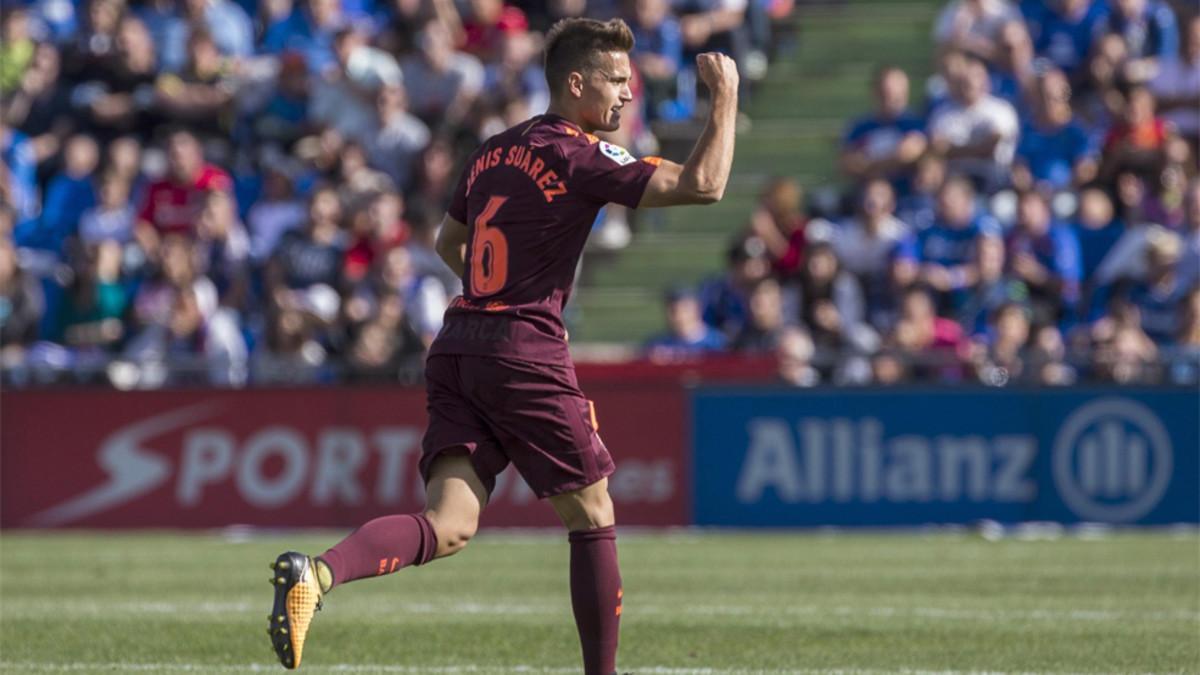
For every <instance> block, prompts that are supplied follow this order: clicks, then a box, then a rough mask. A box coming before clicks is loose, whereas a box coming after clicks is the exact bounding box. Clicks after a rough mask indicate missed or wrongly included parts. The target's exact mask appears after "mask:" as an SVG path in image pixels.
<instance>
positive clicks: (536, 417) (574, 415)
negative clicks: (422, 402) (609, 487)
mask: <svg viewBox="0 0 1200 675" xmlns="http://www.w3.org/2000/svg"><path fill="white" fill-rule="evenodd" d="M425 388H426V391H427V392H428V404H427V405H428V409H429V428H428V429H427V430H426V431H425V438H424V440H423V441H422V444H421V450H422V452H421V475H422V476H423V477H424V478H425V480H426V481H428V480H429V472H430V469H431V468H432V467H433V461H434V460H435V459H436V458H437V457H438V455H441V454H442V453H445V452H465V453H466V454H468V455H470V457H471V464H472V465H473V466H474V467H475V472H476V473H478V474H479V477H480V478H481V479H482V480H483V482H484V485H486V486H487V489H488V492H489V493H490V492H491V491H492V489H493V488H494V487H495V485H496V476H497V475H498V474H499V473H500V472H501V471H503V470H504V468H505V467H507V466H508V463H509V462H512V463H513V465H514V466H516V467H517V471H519V472H520V473H521V477H523V478H524V479H525V482H526V483H528V484H529V487H530V488H531V489H533V492H534V494H536V495H537V496H538V497H540V498H544V497H552V496H554V495H557V494H562V493H564V492H569V491H571V490H577V489H579V488H582V487H585V486H587V485H591V484H592V483H595V482H596V481H598V480H600V479H601V478H605V477H606V476H609V475H611V474H612V472H613V468H614V466H613V460H612V456H611V455H609V454H608V448H605V447H604V443H603V442H601V440H600V436H599V435H598V434H597V433H596V412H595V408H594V407H593V405H592V402H591V401H589V400H587V399H586V398H584V396H583V392H582V391H580V390H579V384H578V382H577V381H576V379H575V369H574V368H570V367H562V366H547V365H541V364H536V363H528V362H525V361H515V360H508V359H501V358H496V357H484V356H467V355H447V354H440V355H436V356H430V357H429V359H428V360H427V361H426V362H425Z"/></svg>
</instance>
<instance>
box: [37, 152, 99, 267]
mask: <svg viewBox="0 0 1200 675" xmlns="http://www.w3.org/2000/svg"><path fill="white" fill-rule="evenodd" d="M63 159H64V164H65V166H64V168H63V171H62V172H61V173H59V174H58V175H56V176H55V177H54V178H52V179H51V180H50V184H49V185H48V186H47V187H46V198H45V200H44V203H43V205H42V223H41V227H40V228H39V229H40V231H41V234H40V238H41V240H42V242H43V243H44V244H45V246H46V248H49V249H51V250H57V251H59V252H60V253H62V252H64V251H62V247H63V243H64V242H65V241H66V239H67V237H70V236H73V235H75V233H76V232H77V231H78V229H79V219H80V217H81V216H83V212H84V211H86V210H88V209H89V208H91V207H92V206H95V204H96V189H95V187H94V186H93V185H92V175H93V174H94V173H95V171H96V166H97V165H98V164H99V161H100V148H99V146H97V145H96V141H95V140H94V139H93V138H92V137H91V136H84V135H82V134H81V135H77V136H72V137H71V138H70V139H68V140H67V146H66V149H65V151H64V152H63Z"/></svg>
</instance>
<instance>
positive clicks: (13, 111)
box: [0, 44, 74, 158]
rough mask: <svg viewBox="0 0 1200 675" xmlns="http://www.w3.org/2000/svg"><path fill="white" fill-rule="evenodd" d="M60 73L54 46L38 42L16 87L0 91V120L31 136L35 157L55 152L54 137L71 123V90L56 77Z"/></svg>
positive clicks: (58, 76) (57, 54)
mask: <svg viewBox="0 0 1200 675" xmlns="http://www.w3.org/2000/svg"><path fill="white" fill-rule="evenodd" d="M61 73H62V58H61V56H60V55H59V52H58V49H57V48H55V46H54V45H51V44H39V45H38V46H37V50H36V51H35V52H34V56H33V62H32V63H31V64H30V65H29V67H28V68H26V69H25V73H24V74H23V75H22V77H21V81H20V82H19V83H17V86H16V88H15V89H13V90H11V91H4V92H3V93H2V94H0V101H2V102H3V105H2V106H0V108H2V109H0V121H2V122H4V123H5V124H8V125H11V126H14V127H17V128H20V129H21V130H22V131H23V132H24V133H25V134H27V135H28V136H30V137H31V138H33V139H34V147H35V148H36V149H37V150H38V156H39V158H42V157H45V156H47V155H49V154H51V153H53V152H56V151H57V149H58V139H59V138H60V137H62V136H66V135H67V134H68V133H69V132H70V130H71V128H72V127H73V126H74V122H73V120H72V119H71V112H72V110H71V89H70V87H68V86H66V84H65V83H64V82H63V81H62V80H61V79H60V75H61Z"/></svg>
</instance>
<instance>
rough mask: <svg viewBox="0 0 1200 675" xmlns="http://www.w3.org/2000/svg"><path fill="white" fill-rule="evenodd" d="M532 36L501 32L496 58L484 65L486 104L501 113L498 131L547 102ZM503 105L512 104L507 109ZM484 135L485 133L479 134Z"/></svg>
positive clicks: (547, 104) (537, 110) (545, 86)
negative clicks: (502, 115) (512, 109)
mask: <svg viewBox="0 0 1200 675" xmlns="http://www.w3.org/2000/svg"><path fill="white" fill-rule="evenodd" d="M537 56H538V53H537V46H536V45H535V43H534V39H533V36H531V35H530V34H529V33H527V32H524V31H512V32H507V33H504V34H503V36H502V37H501V38H500V42H499V54H498V58H496V59H495V60H494V61H492V62H490V63H488V64H487V65H486V67H485V69H484V86H483V90H484V92H486V97H487V98H488V99H489V103H490V105H491V106H492V107H493V108H494V109H496V110H498V111H500V112H502V113H504V114H505V116H506V118H505V119H504V120H502V121H501V122H500V128H499V129H498V130H499V131H503V129H507V128H508V127H510V126H514V125H516V124H519V123H520V122H522V121H524V120H527V119H529V118H530V117H532V116H533V115H535V114H540V113H541V112H542V111H544V110H546V108H548V107H549V105H550V87H549V85H547V84H546V76H545V75H544V74H543V73H542V68H541V63H539V62H538V61H537ZM506 106H514V108H515V110H514V111H513V112H512V113H509V112H508V111H506V110H505V107H506ZM480 136H481V137H482V138H487V137H488V135H487V134H480Z"/></svg>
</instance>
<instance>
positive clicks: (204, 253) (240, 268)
mask: <svg viewBox="0 0 1200 675" xmlns="http://www.w3.org/2000/svg"><path fill="white" fill-rule="evenodd" d="M197 229H198V242H197V253H198V254H199V255H200V263H201V267H200V269H201V271H202V272H203V273H204V274H205V275H206V276H207V277H208V278H209V279H210V280H211V281H212V282H213V285H214V286H215V287H216V291H217V298H218V302H219V303H220V305H221V307H222V308H228V309H229V310H231V311H233V312H235V313H236V312H240V311H241V310H242V309H243V308H245V306H246V302H247V300H248V296H249V293H250V276H249V266H248V264H247V263H248V261H249V259H250V236H249V235H248V234H247V233H246V226H245V225H243V224H242V221H241V220H239V219H238V215H237V205H236V204H234V202H233V197H232V195H230V194H229V193H228V192H222V191H219V190H218V191H214V192H210V193H208V198H207V200H206V201H205V204H204V210H203V211H201V212H200V221H199V223H198V227H197ZM236 317H237V315H236V314H234V315H233V316H231V317H229V319H230V320H232V321H234V322H235V323H236V322H237V318H236Z"/></svg>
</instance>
